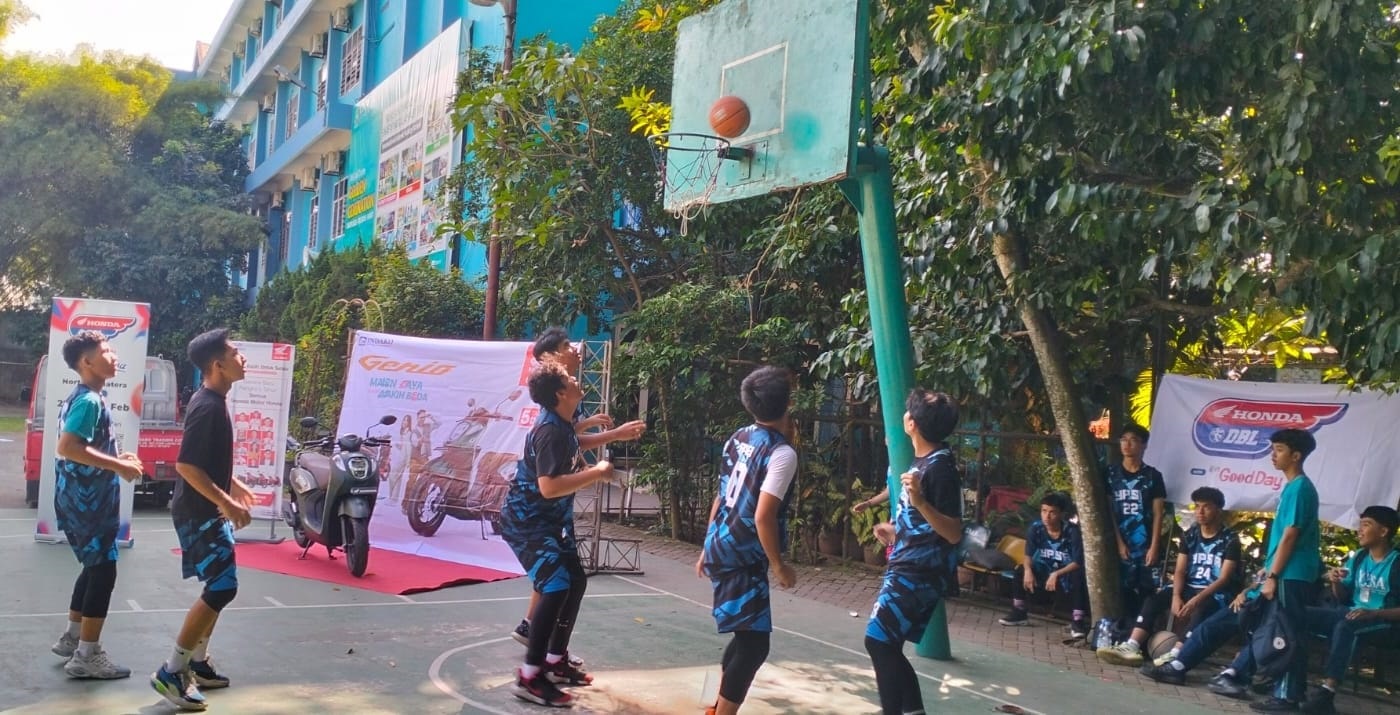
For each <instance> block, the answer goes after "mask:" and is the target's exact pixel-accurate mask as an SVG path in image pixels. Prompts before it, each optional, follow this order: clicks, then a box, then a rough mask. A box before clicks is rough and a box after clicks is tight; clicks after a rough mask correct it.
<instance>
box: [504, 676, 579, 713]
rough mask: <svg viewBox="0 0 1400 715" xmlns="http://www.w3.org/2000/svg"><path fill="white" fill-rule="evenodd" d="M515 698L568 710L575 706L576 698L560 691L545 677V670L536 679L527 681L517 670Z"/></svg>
mask: <svg viewBox="0 0 1400 715" xmlns="http://www.w3.org/2000/svg"><path fill="white" fill-rule="evenodd" d="M515 697H517V698H520V699H521V700H528V701H529V702H532V703H535V704H537V705H547V706H549V707H552V708H567V707H570V706H572V705H573V704H574V696H572V695H570V694H568V693H566V692H564V691H562V690H560V689H559V686H557V685H555V684H554V683H553V682H551V681H550V680H549V678H547V677H545V671H544V670H543V669H541V670H540V672H539V673H538V674H536V675H535V677H533V678H530V679H528V680H527V679H526V678H525V674H524V673H522V672H521V671H520V669H519V668H517V669H516V671H515Z"/></svg>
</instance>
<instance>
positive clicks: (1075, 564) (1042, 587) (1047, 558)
mask: <svg viewBox="0 0 1400 715" xmlns="http://www.w3.org/2000/svg"><path fill="white" fill-rule="evenodd" d="M1072 508H1073V505H1072V503H1071V502H1070V499H1069V497H1068V496H1066V495H1064V494H1061V493H1059V492H1051V493H1049V494H1046V495H1045V497H1044V498H1042V499H1041V500H1040V521H1037V522H1035V523H1034V524H1031V528H1030V531H1029V532H1028V533H1027V534H1026V563H1025V564H1022V565H1020V566H1017V567H1016V575H1015V576H1014V577H1013V578H1012V579H1011V612H1010V613H1008V614H1006V617H1004V618H1002V619H1001V620H1000V622H1001V624H1002V625H1003V626H1024V625H1027V624H1028V623H1029V622H1030V620H1029V618H1028V617H1027V615H1026V599H1027V598H1028V597H1030V596H1034V595H1037V594H1040V595H1041V597H1045V596H1049V595H1051V594H1054V593H1057V592H1058V593H1064V594H1067V595H1068V596H1069V597H1070V603H1071V604H1072V605H1071V607H1072V608H1073V609H1074V612H1073V614H1072V620H1071V622H1070V635H1072V636H1074V637H1077V638H1079V637H1083V636H1086V635H1088V633H1089V592H1088V589H1086V588H1085V584H1084V542H1083V541H1082V540H1081V539H1080V535H1079V527H1078V526H1076V525H1075V524H1071V523H1068V522H1066V521H1065V517H1066V516H1067V515H1068V514H1069V512H1070V511H1071V510H1072ZM1027 565H1029V567H1030V568H1027Z"/></svg>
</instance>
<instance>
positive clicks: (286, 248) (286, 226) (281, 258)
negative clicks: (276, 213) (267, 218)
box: [277, 211, 292, 270]
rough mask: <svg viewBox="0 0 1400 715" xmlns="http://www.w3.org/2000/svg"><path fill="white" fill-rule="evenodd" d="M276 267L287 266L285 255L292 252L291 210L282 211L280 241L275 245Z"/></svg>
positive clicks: (280, 268) (279, 268) (282, 267)
mask: <svg viewBox="0 0 1400 715" xmlns="http://www.w3.org/2000/svg"><path fill="white" fill-rule="evenodd" d="M277 249H278V251H277V269H278V270H282V269H284V268H286V267H287V257H288V256H290V255H291V254H292V212H291V211H283V212H282V241H281V245H279V246H278V247H277Z"/></svg>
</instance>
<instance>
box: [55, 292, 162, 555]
mask: <svg viewBox="0 0 1400 715" xmlns="http://www.w3.org/2000/svg"><path fill="white" fill-rule="evenodd" d="M150 329H151V306H150V305H148V304H146V303H127V302H124V301H116V300H88V299H85V298H54V299H53V315H52V317H51V318H50V320H49V359H48V365H49V367H48V370H47V371H46V372H47V375H46V380H45V385H44V398H45V399H46V400H48V401H49V403H48V405H47V406H46V407H47V409H45V411H44V415H45V420H46V421H47V422H48V424H46V425H44V448H43V453H42V454H41V455H40V459H41V461H40V463H39V518H38V522H37V523H36V524H35V527H34V539H35V540H36V541H49V542H66V541H67V537H65V536H64V535H63V534H60V533H57V532H58V530H57V528H56V526H55V521H54V520H55V514H54V507H53V490H54V461H55V455H54V451H55V450H56V449H57V448H58V413H59V405H61V404H63V401H64V400H66V399H68V395H70V394H72V392H73V388H75V387H76V386H77V385H78V373H76V372H73V370H71V369H70V368H69V367H68V364H67V363H65V362H64V361H63V343H64V342H66V341H67V340H68V338H71V337H73V336H74V335H77V334H78V333H81V332H83V331H87V330H92V331H96V332H98V333H101V334H102V335H103V336H104V337H106V338H107V344H108V345H111V346H112V350H113V351H114V352H116V354H117V374H116V376H115V377H113V378H112V379H111V380H108V381H107V387H106V389H104V390H103V391H102V393H103V395H104V396H105V397H106V398H107V407H108V408H109V409H110V410H111V411H112V431H113V432H114V433H115V434H116V438H117V453H118V454H120V453H122V452H124V451H131V452H135V451H136V449H137V445H138V444H139V442H140V439H141V394H142V389H143V388H144V387H145V379H146V378H145V375H146V339H147V336H148V334H149V333H150ZM121 487H122V488H121V517H120V526H119V527H118V531H117V541H118V543H120V544H122V545H124V546H131V545H132V538H131V503H132V498H133V495H134V492H133V490H132V485H131V483H130V482H128V481H126V480H124V479H123V480H121Z"/></svg>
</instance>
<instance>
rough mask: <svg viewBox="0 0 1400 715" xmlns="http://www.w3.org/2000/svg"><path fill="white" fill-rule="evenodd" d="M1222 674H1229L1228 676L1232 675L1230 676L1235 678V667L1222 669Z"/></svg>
mask: <svg viewBox="0 0 1400 715" xmlns="http://www.w3.org/2000/svg"><path fill="white" fill-rule="evenodd" d="M1220 674H1221V675H1224V676H1227V677H1230V678H1233V677H1235V669H1234V668H1226V669H1224V670H1222V671H1220Z"/></svg>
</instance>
